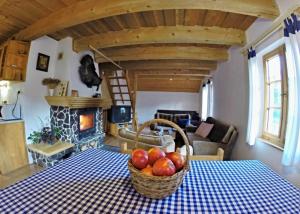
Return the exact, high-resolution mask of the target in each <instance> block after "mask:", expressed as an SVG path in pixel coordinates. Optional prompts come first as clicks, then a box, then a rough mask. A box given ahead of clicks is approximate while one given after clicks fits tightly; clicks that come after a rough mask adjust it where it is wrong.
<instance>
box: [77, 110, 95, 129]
mask: <svg viewBox="0 0 300 214" xmlns="http://www.w3.org/2000/svg"><path fill="white" fill-rule="evenodd" d="M79 123H80V127H79V130H80V131H85V130H87V129H91V128H93V127H94V123H95V121H94V114H93V113H91V114H82V115H80V116H79Z"/></svg>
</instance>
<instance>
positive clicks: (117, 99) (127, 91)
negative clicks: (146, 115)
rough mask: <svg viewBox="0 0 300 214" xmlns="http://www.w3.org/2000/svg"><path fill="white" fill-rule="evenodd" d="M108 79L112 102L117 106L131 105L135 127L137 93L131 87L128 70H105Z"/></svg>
mask: <svg viewBox="0 0 300 214" xmlns="http://www.w3.org/2000/svg"><path fill="white" fill-rule="evenodd" d="M104 78H105V79H106V82H107V86H108V89H109V93H110V96H111V98H112V102H113V104H114V105H116V106H120V105H126V106H131V120H132V125H133V128H134V129H135V100H136V93H135V91H134V90H132V88H131V87H130V86H131V84H130V79H129V76H128V71H127V70H116V71H111V72H105V74H104Z"/></svg>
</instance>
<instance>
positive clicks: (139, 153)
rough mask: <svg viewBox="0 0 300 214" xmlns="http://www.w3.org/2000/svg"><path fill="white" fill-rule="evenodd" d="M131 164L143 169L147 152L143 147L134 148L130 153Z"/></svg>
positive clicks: (146, 160) (146, 162) (145, 164)
mask: <svg viewBox="0 0 300 214" xmlns="http://www.w3.org/2000/svg"><path fill="white" fill-rule="evenodd" d="M131 161H132V165H133V166H134V167H135V168H137V169H144V168H145V167H146V166H147V164H148V153H147V151H145V150H143V149H135V150H133V151H132V154H131Z"/></svg>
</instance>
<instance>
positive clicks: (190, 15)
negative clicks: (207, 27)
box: [184, 10, 201, 26]
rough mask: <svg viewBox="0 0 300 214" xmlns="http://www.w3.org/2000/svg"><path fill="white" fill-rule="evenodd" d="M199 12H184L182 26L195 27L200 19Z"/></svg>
mask: <svg viewBox="0 0 300 214" xmlns="http://www.w3.org/2000/svg"><path fill="white" fill-rule="evenodd" d="M200 15H201V14H200V12H199V10H186V13H185V20H184V25H187V26H194V25H197V24H198V22H199V19H200Z"/></svg>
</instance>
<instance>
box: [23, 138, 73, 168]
mask: <svg viewBox="0 0 300 214" xmlns="http://www.w3.org/2000/svg"><path fill="white" fill-rule="evenodd" d="M73 147H74V144H72V143H68V142H63V141H58V142H56V143H55V144H48V143H38V144H29V145H27V148H28V150H29V152H30V153H31V154H32V159H33V162H34V163H35V164H39V165H41V166H43V167H49V166H54V165H55V164H58V163H59V162H61V160H62V159H63V157H64V156H65V155H68V154H69V153H71V152H72V151H73V150H72V149H73Z"/></svg>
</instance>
